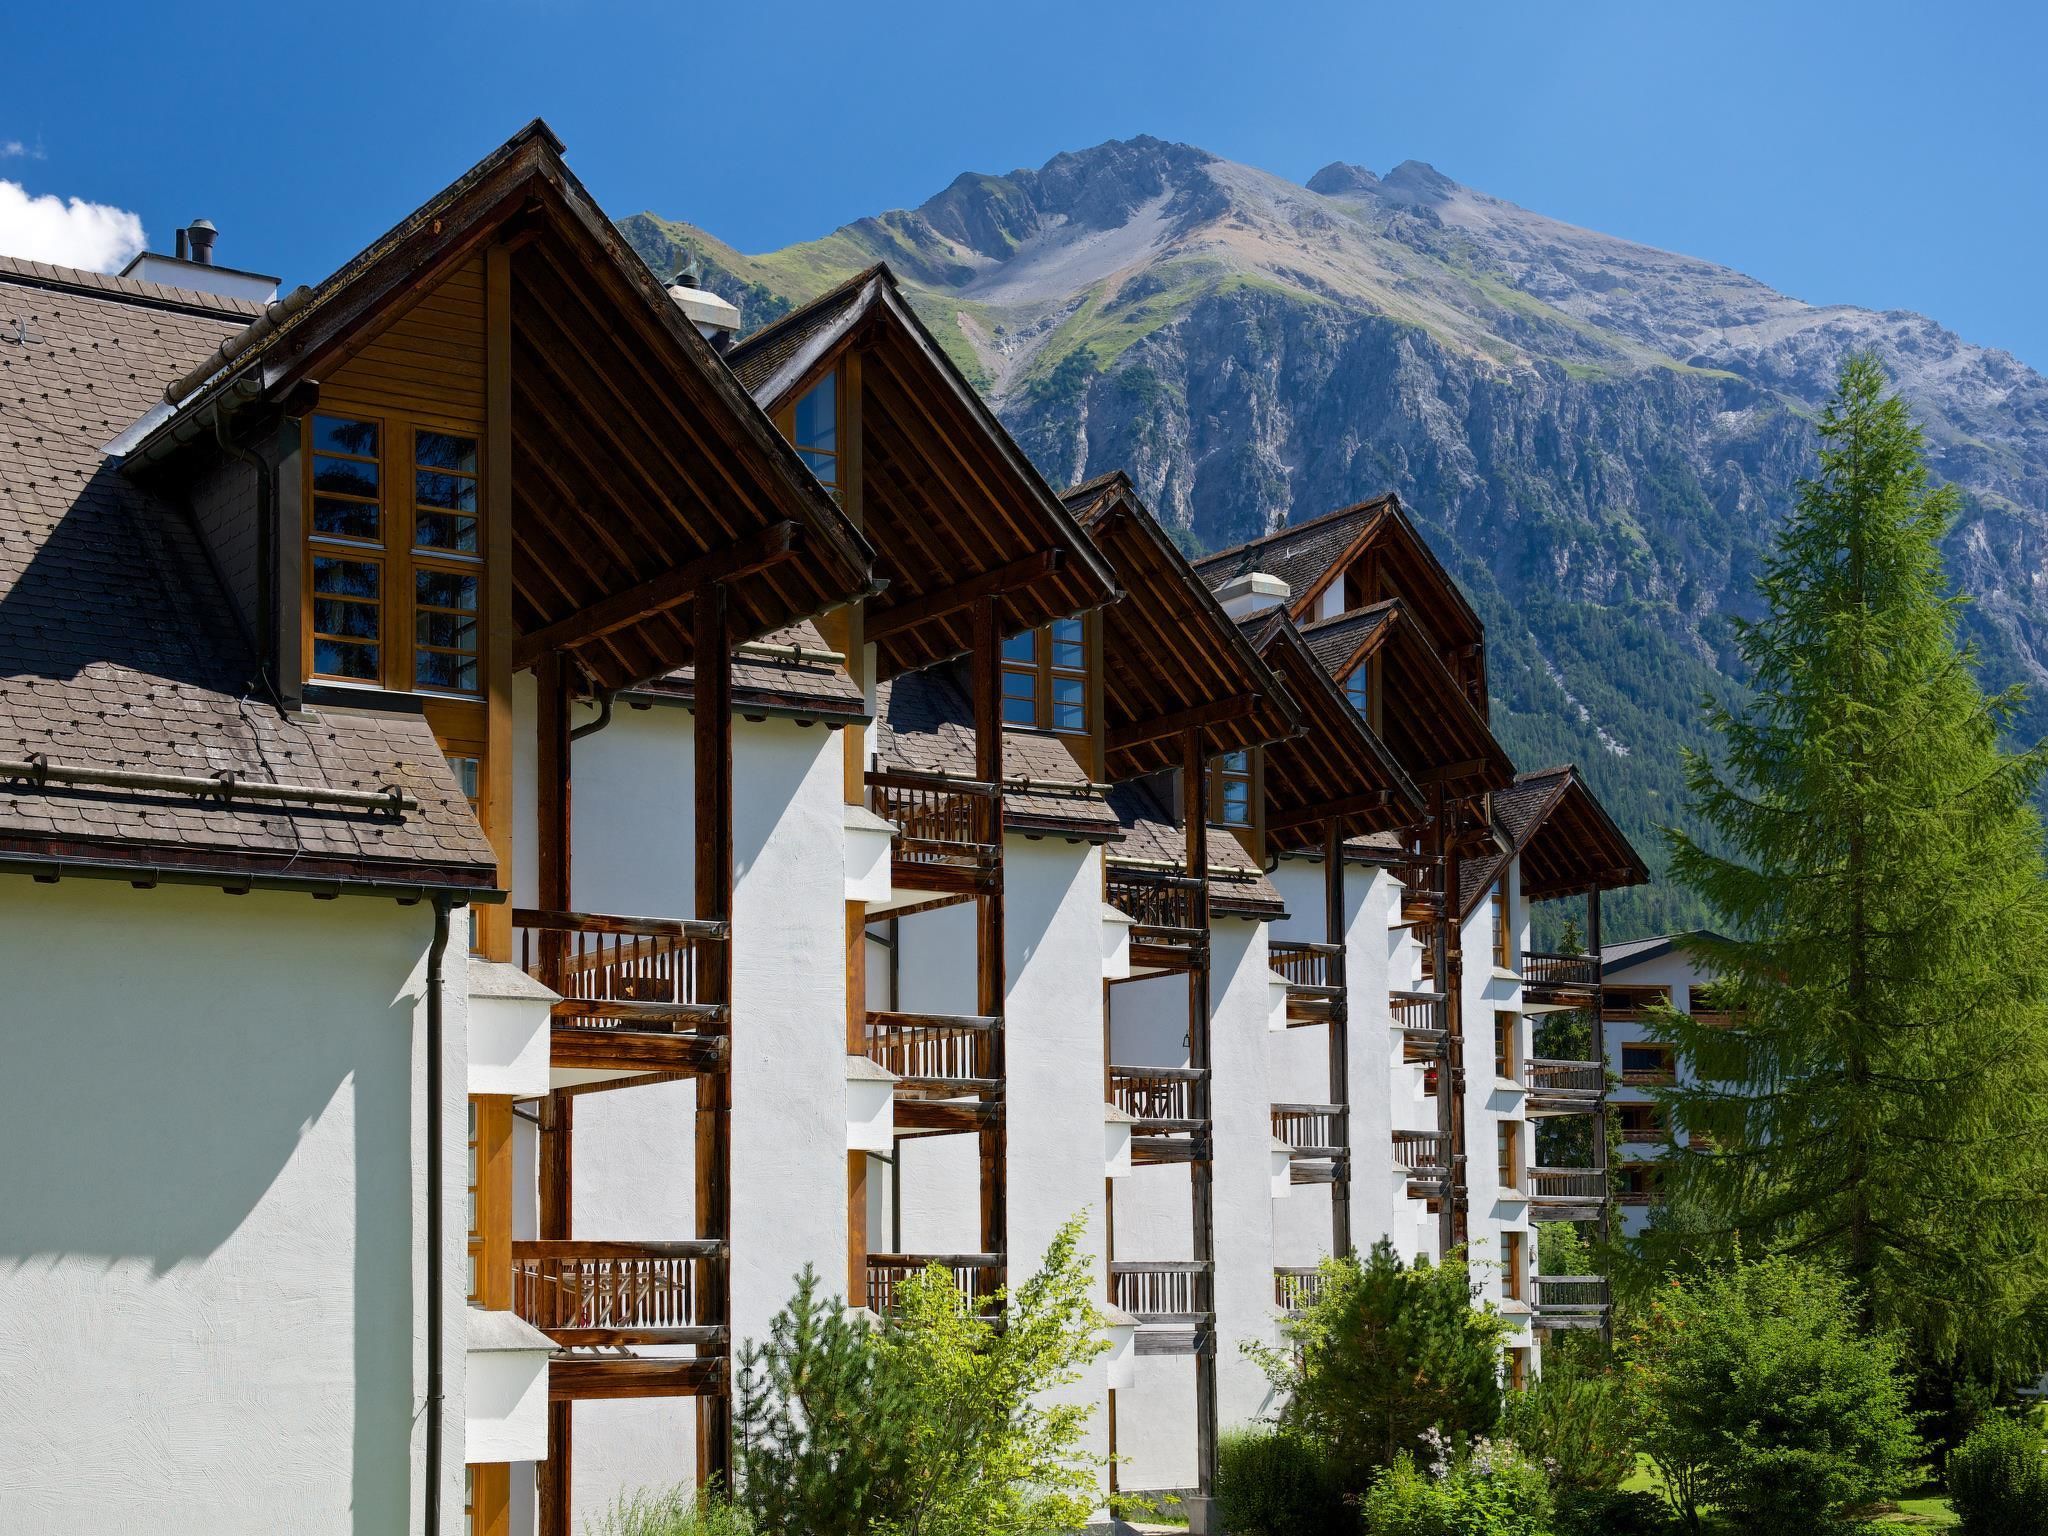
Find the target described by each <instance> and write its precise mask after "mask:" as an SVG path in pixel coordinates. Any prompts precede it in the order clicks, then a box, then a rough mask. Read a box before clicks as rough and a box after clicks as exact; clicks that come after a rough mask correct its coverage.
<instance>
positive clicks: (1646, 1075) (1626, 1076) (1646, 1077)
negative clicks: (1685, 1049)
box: [1621, 1067, 1678, 1088]
mask: <svg viewBox="0 0 2048 1536" xmlns="http://www.w3.org/2000/svg"><path fill="white" fill-rule="evenodd" d="M1677 1081H1678V1071H1677V1069H1676V1068H1674V1067H1637V1068H1634V1069H1630V1068H1628V1067H1623V1068H1622V1069H1621V1085H1622V1087H1624V1088H1669V1087H1670V1086H1672V1084H1674V1083H1676V1082H1677Z"/></svg>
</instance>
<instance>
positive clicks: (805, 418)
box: [783, 368, 840, 496]
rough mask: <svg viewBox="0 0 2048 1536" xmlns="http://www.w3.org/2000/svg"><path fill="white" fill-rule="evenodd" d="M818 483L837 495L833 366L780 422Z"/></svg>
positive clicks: (836, 382)
mask: <svg viewBox="0 0 2048 1536" xmlns="http://www.w3.org/2000/svg"><path fill="white" fill-rule="evenodd" d="M783 430H784V431H785V432H787V433H788V434H789V440H790V442H791V443H793V444H795V445H796V451H797V454H798V455H799V456H800V457H801V458H802V459H803V461H804V463H805V464H807V465H809V466H810V471H811V473H812V474H814V475H816V476H817V477H818V484H820V485H822V486H824V487H825V489H826V490H828V491H830V492H831V493H832V494H833V495H834V496H837V495H838V494H839V489H840V479H839V372H838V370H837V369H836V368H835V369H834V370H833V371H832V372H830V373H828V374H826V375H825V377H823V378H822V379H820V380H818V382H817V383H815V384H813V385H812V386H811V387H810V388H809V389H807V390H805V391H804V393H803V394H802V395H800V396H798V397H797V402H796V404H795V405H794V406H792V407H791V408H790V413H789V419H788V421H787V422H785V423H784V424H783Z"/></svg>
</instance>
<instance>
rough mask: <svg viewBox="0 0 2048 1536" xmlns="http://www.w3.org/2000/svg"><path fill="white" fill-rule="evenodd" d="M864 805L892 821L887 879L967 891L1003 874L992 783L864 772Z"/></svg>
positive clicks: (992, 885) (905, 885)
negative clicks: (893, 842) (893, 837)
mask: <svg viewBox="0 0 2048 1536" xmlns="http://www.w3.org/2000/svg"><path fill="white" fill-rule="evenodd" d="M867 786H868V808H869V809H870V810H872V811H873V812H874V813H875V814H876V815H877V816H880V817H881V818H882V819H883V820H884V821H886V822H888V823H890V824H891V825H892V826H894V827H895V828H896V847H895V851H894V853H893V855H892V862H891V866H890V884H891V887H892V889H894V890H898V891H926V892H937V893H941V894H947V895H959V894H968V895H972V894H975V893H978V892H982V891H991V890H994V889H996V888H997V887H998V886H999V885H1000V884H1001V883H1002V873H1003V799H1002V790H1001V788H1000V787H999V786H997V785H994V784H983V783H978V782H975V781H973V780H970V779H949V778H945V777H943V776H941V775H939V774H920V773H902V772H896V771H889V772H880V771H877V772H872V773H870V774H868V776H867Z"/></svg>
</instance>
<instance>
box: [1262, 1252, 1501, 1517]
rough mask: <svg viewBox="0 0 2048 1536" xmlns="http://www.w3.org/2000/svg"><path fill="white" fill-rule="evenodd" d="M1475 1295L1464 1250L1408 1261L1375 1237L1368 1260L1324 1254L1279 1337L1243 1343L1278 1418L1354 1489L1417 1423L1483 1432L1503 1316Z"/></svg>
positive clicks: (1496, 1394) (1495, 1411)
mask: <svg viewBox="0 0 2048 1536" xmlns="http://www.w3.org/2000/svg"><path fill="white" fill-rule="evenodd" d="M1473 1302H1474V1294H1473V1289H1472V1282H1471V1279H1470V1277H1469V1276H1468V1274H1467V1273H1466V1269H1465V1264H1464V1260H1463V1258H1462V1257H1461V1256H1459V1255H1458V1254H1456V1253H1454V1254H1453V1255H1452V1256H1451V1257H1450V1258H1448V1259H1446V1260H1445V1262H1444V1263H1442V1264H1441V1265H1431V1264H1430V1263H1429V1262H1428V1261H1427V1260H1422V1261H1420V1262H1418V1263H1417V1264H1416V1266H1415V1268H1413V1269H1410V1268H1408V1267H1407V1266H1405V1265H1404V1264H1403V1263H1402V1262H1401V1261H1400V1260H1399V1259H1398V1258H1396V1257H1395V1256H1394V1250H1393V1247H1392V1245H1391V1244H1389V1243H1388V1242H1387V1241H1386V1240H1385V1239H1384V1238H1383V1239H1381V1240H1380V1242H1379V1243H1378V1244H1376V1245H1375V1246H1374V1248H1373V1250H1372V1253H1371V1254H1370V1255H1369V1256H1368V1257H1366V1258H1365V1259H1362V1260H1361V1259H1358V1258H1355V1257H1351V1256H1346V1257H1344V1258H1341V1259H1326V1260H1324V1262H1323V1269H1322V1285H1321V1288H1320V1292H1319V1294H1318V1296H1317V1298H1316V1300H1315V1301H1314V1302H1313V1303H1312V1304H1311V1305H1310V1306H1309V1307H1308V1308H1307V1309H1306V1310H1305V1311H1303V1312H1302V1313H1301V1314H1300V1315H1299V1316H1297V1317H1293V1318H1290V1319H1289V1320H1288V1321H1287V1322H1286V1323H1285V1324H1284V1325H1283V1329H1284V1332H1285V1334H1286V1347H1284V1348H1281V1349H1269V1348H1265V1347H1263V1346H1260V1345H1256V1344H1248V1345H1246V1346H1245V1350H1246V1352H1247V1353H1248V1354H1250V1355H1251V1356H1252V1358H1254V1359H1255V1360H1257V1361H1258V1362H1259V1364H1260V1365H1261V1366H1262V1367H1263V1368H1264V1370H1265V1372H1266V1374H1267V1376H1268V1377H1269V1378H1271V1380H1272V1382H1273V1385H1274V1387H1275V1388H1276V1390H1277V1394H1278V1395H1279V1396H1281V1397H1282V1398H1284V1399H1285V1401H1286V1404H1287V1406H1286V1408H1285V1409H1283V1410H1282V1412H1281V1416H1280V1422H1281V1424H1282V1426H1283V1427H1285V1428H1288V1429H1292V1430H1295V1431H1297V1432H1299V1433H1300V1434H1301V1435H1302V1436H1303V1437H1304V1438H1306V1439H1307V1440H1308V1441H1309V1442H1310V1443H1311V1444H1312V1445H1314V1446H1315V1447H1316V1448H1317V1450H1319V1451H1320V1452H1321V1453H1322V1456H1323V1459H1324V1462H1325V1464H1326V1465H1327V1466H1328V1467H1329V1468H1330V1471H1331V1474H1332V1475H1333V1476H1334V1477H1335V1478H1336V1480H1337V1486H1338V1487H1339V1488H1341V1489H1343V1490H1344V1491H1345V1492H1346V1493H1354V1494H1356V1493H1363V1492H1364V1491H1365V1489H1366V1487H1367V1485H1368V1484H1370V1483H1371V1481H1372V1479H1373V1474H1374V1473H1375V1472H1376V1471H1378V1470H1379V1469H1380V1468H1382V1467H1385V1466H1389V1465H1391V1464H1392V1463H1393V1461H1394V1459H1395V1457H1396V1456H1398V1455H1399V1454H1400V1453H1401V1452H1403V1451H1408V1450H1412V1449H1414V1447H1415V1445H1416V1443H1417V1442H1418V1440H1420V1439H1421V1437H1422V1436H1423V1435H1424V1434H1425V1433H1426V1432H1428V1431H1430V1430H1432V1429H1441V1430H1443V1431H1445V1432H1447V1433H1449V1434H1452V1435H1464V1434H1483V1433H1485V1432H1486V1431H1488V1430H1490V1429H1492V1428H1493V1426H1494V1423H1495V1421H1496V1420H1497V1419H1498V1418H1499V1417H1500V1381H1499V1376H1498V1371H1499V1368H1500V1347H1501V1340H1502V1339H1503V1338H1504V1337H1506V1332H1507V1325H1506V1324H1505V1323H1504V1322H1503V1321H1502V1319H1501V1318H1500V1317H1499V1315H1498V1314H1496V1313H1495V1312H1494V1311H1493V1309H1492V1308H1491V1307H1484V1308H1481V1307H1476V1306H1474V1305H1473Z"/></svg>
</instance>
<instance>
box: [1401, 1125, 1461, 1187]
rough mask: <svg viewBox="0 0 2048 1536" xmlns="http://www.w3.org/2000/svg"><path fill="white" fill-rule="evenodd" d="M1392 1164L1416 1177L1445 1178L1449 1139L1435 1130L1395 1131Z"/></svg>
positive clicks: (1449, 1160) (1447, 1171)
mask: <svg viewBox="0 0 2048 1536" xmlns="http://www.w3.org/2000/svg"><path fill="white" fill-rule="evenodd" d="M1394 1166H1395V1167H1397V1168H1405V1169H1407V1171H1408V1172H1409V1174H1411V1175H1412V1176H1413V1177H1415V1178H1418V1179H1441V1178H1446V1177H1448V1176H1449V1174H1450V1170H1451V1149H1450V1142H1449V1139H1448V1138H1447V1137H1445V1136H1443V1135H1442V1134H1441V1133H1439V1132H1436V1131H1396V1132H1394Z"/></svg>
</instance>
